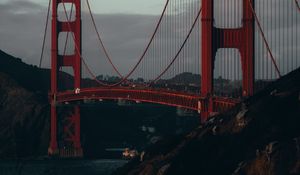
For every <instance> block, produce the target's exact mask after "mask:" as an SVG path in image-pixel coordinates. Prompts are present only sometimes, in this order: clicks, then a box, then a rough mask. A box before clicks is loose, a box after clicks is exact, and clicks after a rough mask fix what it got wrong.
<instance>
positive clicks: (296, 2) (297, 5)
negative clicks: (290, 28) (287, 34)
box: [294, 0, 300, 12]
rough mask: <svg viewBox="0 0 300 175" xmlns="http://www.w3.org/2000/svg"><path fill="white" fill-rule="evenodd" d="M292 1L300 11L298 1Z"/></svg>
mask: <svg viewBox="0 0 300 175" xmlns="http://www.w3.org/2000/svg"><path fill="white" fill-rule="evenodd" d="M294 1H295V4H296V7H297V9H298V10H299V12H300V4H299V2H298V1H297V0H294Z"/></svg>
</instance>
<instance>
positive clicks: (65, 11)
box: [61, 0, 106, 86]
mask: <svg viewBox="0 0 300 175" xmlns="http://www.w3.org/2000/svg"><path fill="white" fill-rule="evenodd" d="M61 1H62V4H63V9H64V13H65V15H66V18H67V26H68V29H69V30H70V31H71V24H70V21H69V19H68V14H67V10H66V6H65V2H64V0H61ZM71 36H72V38H73V41H74V43H75V44H74V45H75V51H76V52H77V54H78V55H79V56H80V58H81V60H82V63H83V65H84V66H85V67H86V68H87V70H88V73H89V74H90V75H91V76H92V78H93V79H94V80H95V81H96V82H97V83H98V84H100V85H102V86H106V84H105V83H104V82H102V81H100V80H98V79H97V77H96V76H95V75H94V74H93V72H92V71H91V70H90V69H89V67H88V66H87V64H86V62H85V59H84V58H83V56H82V54H81V53H80V49H79V46H78V45H77V43H76V39H75V36H74V35H71Z"/></svg>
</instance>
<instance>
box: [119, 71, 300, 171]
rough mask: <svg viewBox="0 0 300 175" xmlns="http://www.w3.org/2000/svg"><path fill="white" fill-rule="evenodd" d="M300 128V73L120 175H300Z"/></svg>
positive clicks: (156, 150)
mask: <svg viewBox="0 0 300 175" xmlns="http://www.w3.org/2000/svg"><path fill="white" fill-rule="evenodd" d="M299 123H300V69H298V70H296V71H294V72H292V73H290V74H289V75H287V76H285V77H283V78H282V79H280V80H278V81H277V82H275V83H273V84H271V85H270V86H268V87H267V88H266V89H265V90H263V91H261V92H260V93H258V94H256V95H255V96H254V97H251V98H249V99H247V100H246V101H244V103H242V104H241V105H239V106H237V107H236V108H235V109H233V110H231V111H229V112H228V113H225V114H221V115H219V116H217V117H215V118H212V119H211V120H210V121H209V122H207V123H206V124H205V125H204V126H200V127H199V128H198V129H196V130H195V131H193V132H191V133H190V134H189V135H187V136H186V137H184V138H182V139H179V141H178V140H176V139H175V140H172V141H167V140H165V141H164V142H163V143H160V145H159V146H155V145H154V146H153V148H152V149H151V148H150V149H149V150H148V151H146V152H145V155H144V157H143V161H141V162H140V161H139V160H135V161H133V162H131V163H129V164H128V165H126V166H125V167H123V168H121V169H119V170H118V171H117V172H116V174H130V175H133V174H140V175H142V174H143V175H144V174H147V175H158V174H159V175H177V174H178V175H182V174H188V175H193V174H197V175H198V174H201V175H220V174H222V175H230V174H236V175H238V174H243V175H244V174H245V175H260V174H261V175H264V174H268V175H283V174H300V141H299V140H300V127H299ZM165 148H167V149H165Z"/></svg>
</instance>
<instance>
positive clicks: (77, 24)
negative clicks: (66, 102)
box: [48, 0, 82, 157]
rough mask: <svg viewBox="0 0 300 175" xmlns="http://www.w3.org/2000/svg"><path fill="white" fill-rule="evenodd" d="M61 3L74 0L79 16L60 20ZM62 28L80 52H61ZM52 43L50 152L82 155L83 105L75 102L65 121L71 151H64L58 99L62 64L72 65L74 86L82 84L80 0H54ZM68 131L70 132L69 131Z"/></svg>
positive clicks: (79, 86) (53, 153)
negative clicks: (73, 39) (69, 34)
mask: <svg viewBox="0 0 300 175" xmlns="http://www.w3.org/2000/svg"><path fill="white" fill-rule="evenodd" d="M60 3H62V4H63V6H64V8H65V3H72V4H73V5H75V8H76V18H75V20H74V21H73V22H70V23H69V21H68V20H67V21H59V20H58V11H57V10H58V9H57V8H58V5H59V4H60ZM68 23H69V24H68ZM61 32H72V33H73V34H74V38H75V41H74V42H75V45H77V46H78V47H79V50H80V52H77V51H75V54H74V55H69V56H66V55H59V53H58V37H59V34H60V33H61ZM51 39H52V41H51V42H52V45H51V97H50V100H51V134H50V137H51V138H50V145H49V149H48V153H49V155H60V156H62V157H81V156H82V149H81V145H80V109H79V106H75V107H74V109H73V113H72V114H70V116H68V117H67V118H69V120H67V121H68V123H65V126H64V128H65V129H64V131H63V135H67V136H68V137H67V138H64V139H65V140H64V141H66V140H68V142H69V144H68V145H67V149H68V150H69V151H68V154H70V155H65V153H66V152H65V151H63V150H62V149H65V148H66V146H65V145H60V146H58V139H60V137H58V132H57V127H58V126H57V101H56V96H57V94H58V83H59V82H58V70H59V69H60V68H61V67H71V68H73V71H74V89H80V88H81V56H80V55H81V0H53V1H52V37H51ZM71 125H72V127H67V126H71ZM66 133H68V134H66Z"/></svg>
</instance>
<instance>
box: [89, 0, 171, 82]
mask: <svg viewBox="0 0 300 175" xmlns="http://www.w3.org/2000/svg"><path fill="white" fill-rule="evenodd" d="M169 2H170V0H167V1H166V3H165V6H164V9H163V12H162V13H161V16H160V18H159V20H158V22H157V24H156V27H155V30H154V32H153V34H152V35H151V38H150V40H149V42H148V44H147V46H146V47H145V49H144V51H143V52H142V55H141V56H140V58H139V60H138V62H137V63H136V64H135V66H134V67H133V69H132V70H131V71H130V72H129V74H127V75H126V76H125V77H124V76H122V75H121V73H120V72H119V71H118V69H117V68H116V66H115V65H114V64H113V62H112V59H111V57H110V55H109V54H108V51H107V49H106V47H105V45H104V43H103V40H102V38H101V35H100V33H99V31H98V29H97V26H96V23H95V19H94V17H93V14H92V11H91V8H90V4H89V0H87V5H88V10H89V13H90V16H91V19H92V22H93V25H94V29H95V31H96V33H97V37H98V40H99V42H100V44H101V48H102V50H103V52H104V54H105V56H106V58H107V59H108V61H109V62H110V64H111V65H112V67H113V68H114V70H115V71H116V72H117V74H118V75H119V76H120V77H121V78H122V80H121V81H120V82H118V83H115V84H111V85H108V86H117V85H119V84H121V83H123V82H124V81H126V80H127V79H128V78H129V77H130V76H131V75H132V74H133V73H134V71H135V70H136V69H137V67H138V66H139V64H140V63H141V62H142V60H143V59H144V58H145V55H146V53H147V52H148V50H149V48H150V46H151V44H152V42H153V40H154V37H155V36H156V34H157V31H158V29H159V27H160V25H161V22H162V19H163V17H164V16H165V13H166V10H167V7H168V5H169Z"/></svg>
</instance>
